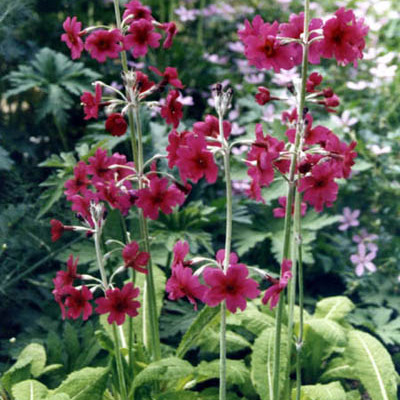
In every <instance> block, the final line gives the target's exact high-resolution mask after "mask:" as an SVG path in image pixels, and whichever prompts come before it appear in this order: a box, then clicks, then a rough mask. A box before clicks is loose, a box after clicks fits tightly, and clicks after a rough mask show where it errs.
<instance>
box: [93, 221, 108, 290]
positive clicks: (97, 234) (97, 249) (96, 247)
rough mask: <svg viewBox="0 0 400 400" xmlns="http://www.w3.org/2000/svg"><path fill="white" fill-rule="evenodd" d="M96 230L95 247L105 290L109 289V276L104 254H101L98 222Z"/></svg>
mask: <svg viewBox="0 0 400 400" xmlns="http://www.w3.org/2000/svg"><path fill="white" fill-rule="evenodd" d="M96 225H97V226H96V230H95V232H94V247H95V250H96V259H97V266H98V267H99V271H100V276H101V281H102V282H103V286H104V290H105V291H106V290H107V289H108V281H107V274H106V270H105V268H104V264H103V254H102V252H101V245H100V240H101V227H100V226H99V225H98V222H96Z"/></svg>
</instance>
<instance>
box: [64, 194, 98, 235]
mask: <svg viewBox="0 0 400 400" xmlns="http://www.w3.org/2000/svg"><path fill="white" fill-rule="evenodd" d="M68 200H69V201H71V202H72V205H71V210H72V211H75V212H76V213H77V214H78V216H79V217H81V218H83V219H84V220H86V221H87V222H88V223H89V225H90V226H91V227H92V228H94V222H93V220H92V216H91V215H90V210H89V208H90V202H91V201H94V202H96V203H97V202H98V198H97V196H96V194H95V193H93V192H91V191H90V190H88V191H87V192H86V193H85V195H84V196H80V195H79V194H75V195H74V196H71V198H70V199H68Z"/></svg>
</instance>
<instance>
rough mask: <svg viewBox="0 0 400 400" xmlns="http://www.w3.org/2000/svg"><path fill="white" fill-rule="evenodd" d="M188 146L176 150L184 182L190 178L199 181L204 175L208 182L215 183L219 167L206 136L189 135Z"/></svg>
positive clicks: (178, 165)
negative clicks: (209, 148) (208, 148)
mask: <svg viewBox="0 0 400 400" xmlns="http://www.w3.org/2000/svg"><path fill="white" fill-rule="evenodd" d="M186 143H187V146H182V147H181V148H179V149H178V150H177V152H176V154H177V156H178V160H177V162H176V165H177V167H178V169H179V173H180V176H181V178H182V180H183V181H184V182H186V180H187V179H190V180H191V181H193V182H194V183H197V182H198V181H199V180H200V179H201V178H202V177H203V176H204V177H205V178H206V181H207V182H208V183H214V182H215V181H216V180H217V177H218V167H217V165H216V164H215V161H214V156H213V154H212V153H211V151H209V150H207V142H206V140H205V138H204V136H194V135H191V136H188V138H187V141H186Z"/></svg>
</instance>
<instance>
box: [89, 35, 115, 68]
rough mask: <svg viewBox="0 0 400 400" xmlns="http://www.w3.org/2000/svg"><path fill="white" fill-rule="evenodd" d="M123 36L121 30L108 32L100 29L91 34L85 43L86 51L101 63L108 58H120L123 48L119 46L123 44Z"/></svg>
mask: <svg viewBox="0 0 400 400" xmlns="http://www.w3.org/2000/svg"><path fill="white" fill-rule="evenodd" d="M122 40H123V36H122V35H121V32H120V31H119V29H112V30H111V31H106V30H103V29H100V30H98V31H95V32H93V33H91V34H90V35H89V36H88V37H87V39H86V42H85V49H86V50H87V51H88V52H89V53H90V56H91V57H92V58H94V59H95V60H97V61H98V62H100V63H103V62H105V61H106V59H107V57H108V58H118V57H119V53H120V52H121V51H122V47H121V45H120V44H119V43H120V42H122Z"/></svg>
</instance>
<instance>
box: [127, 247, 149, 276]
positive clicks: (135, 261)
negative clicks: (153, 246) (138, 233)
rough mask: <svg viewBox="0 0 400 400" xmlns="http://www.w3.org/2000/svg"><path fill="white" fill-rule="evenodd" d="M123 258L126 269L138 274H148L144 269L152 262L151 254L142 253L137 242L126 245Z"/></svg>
mask: <svg viewBox="0 0 400 400" xmlns="http://www.w3.org/2000/svg"><path fill="white" fill-rule="evenodd" d="M122 258H123V259H124V262H125V267H126V268H133V269H134V270H136V271H138V272H142V273H144V274H147V272H148V271H147V269H146V268H144V267H145V266H146V265H147V263H148V262H149V260H150V254H149V253H147V252H146V251H140V250H139V245H138V243H137V242H135V241H133V242H130V243H128V244H127V245H125V247H124V249H123V250H122Z"/></svg>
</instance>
